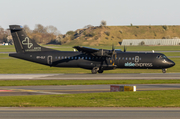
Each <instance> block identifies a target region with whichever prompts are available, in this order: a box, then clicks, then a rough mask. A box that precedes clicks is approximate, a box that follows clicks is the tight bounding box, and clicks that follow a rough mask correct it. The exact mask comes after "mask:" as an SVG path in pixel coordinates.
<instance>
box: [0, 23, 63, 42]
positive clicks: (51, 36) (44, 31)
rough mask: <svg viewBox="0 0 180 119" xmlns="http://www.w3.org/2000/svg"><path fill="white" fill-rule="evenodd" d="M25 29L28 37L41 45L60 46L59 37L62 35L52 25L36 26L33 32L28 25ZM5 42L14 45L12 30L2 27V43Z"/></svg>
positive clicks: (0, 29) (0, 30)
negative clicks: (53, 44) (54, 44)
mask: <svg viewBox="0 0 180 119" xmlns="http://www.w3.org/2000/svg"><path fill="white" fill-rule="evenodd" d="M23 28H24V30H25V31H26V33H27V35H28V36H29V37H30V38H31V39H32V40H35V41H36V42H37V43H39V44H48V43H56V44H57V43H59V44H60V41H59V39H58V37H59V36H61V33H60V31H59V30H58V29H57V28H56V27H54V26H52V25H50V26H46V27H45V26H43V25H41V24H36V25H35V28H34V30H31V29H30V28H29V26H28V25H24V26H23ZM3 42H4V43H9V44H13V40H12V36H11V33H10V30H8V29H4V28H2V27H1V26H0V43H3Z"/></svg>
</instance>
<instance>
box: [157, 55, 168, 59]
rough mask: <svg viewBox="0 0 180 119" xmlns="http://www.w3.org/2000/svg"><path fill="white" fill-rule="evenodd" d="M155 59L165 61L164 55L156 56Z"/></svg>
mask: <svg viewBox="0 0 180 119" xmlns="http://www.w3.org/2000/svg"><path fill="white" fill-rule="evenodd" d="M156 58H158V59H166V58H167V57H166V56H165V55H158V56H157V57H156Z"/></svg>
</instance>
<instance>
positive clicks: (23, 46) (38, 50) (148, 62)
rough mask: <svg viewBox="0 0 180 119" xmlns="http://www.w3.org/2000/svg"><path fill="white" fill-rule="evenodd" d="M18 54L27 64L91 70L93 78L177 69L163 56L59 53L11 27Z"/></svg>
mask: <svg viewBox="0 0 180 119" xmlns="http://www.w3.org/2000/svg"><path fill="white" fill-rule="evenodd" d="M9 27H10V30H11V34H12V37H13V41H14V44H15V49H16V53H11V54H9V56H10V57H15V58H19V59H24V60H28V61H31V62H36V63H39V64H44V65H47V66H51V67H80V68H84V69H90V70H91V71H92V73H93V74H96V73H97V72H98V73H103V71H104V70H111V69H115V68H131V69H134V68H136V69H162V72H163V73H165V72H166V68H169V67H172V66H174V65H175V63H174V62H173V61H171V60H170V59H168V58H167V57H166V56H165V55H164V54H162V53H153V52H152V53H148V52H141V53H139V52H126V49H124V52H123V51H120V50H116V49H114V47H113V48H112V50H105V49H94V48H89V47H82V46H75V47H73V48H75V49H77V50H78V51H79V52H73V51H58V50H54V49H49V48H45V47H42V46H40V45H38V44H37V43H36V42H35V41H34V40H31V39H30V38H29V37H28V36H27V35H26V32H25V31H24V29H23V28H22V27H21V26H19V25H10V26H9Z"/></svg>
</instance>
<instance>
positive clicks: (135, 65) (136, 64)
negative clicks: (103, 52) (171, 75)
mask: <svg viewBox="0 0 180 119" xmlns="http://www.w3.org/2000/svg"><path fill="white" fill-rule="evenodd" d="M140 59H141V58H140V57H139V56H135V60H134V63H132V62H126V63H125V64H124V66H125V67H153V64H152V63H139V61H140Z"/></svg>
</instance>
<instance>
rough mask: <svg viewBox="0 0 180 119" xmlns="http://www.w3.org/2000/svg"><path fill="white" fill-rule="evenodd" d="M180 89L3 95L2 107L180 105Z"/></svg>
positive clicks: (0, 101)
mask: <svg viewBox="0 0 180 119" xmlns="http://www.w3.org/2000/svg"><path fill="white" fill-rule="evenodd" d="M179 99H180V90H163V91H137V92H107V93H88V94H65V95H38V96H2V97H1V98H0V107H180V100H179Z"/></svg>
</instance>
